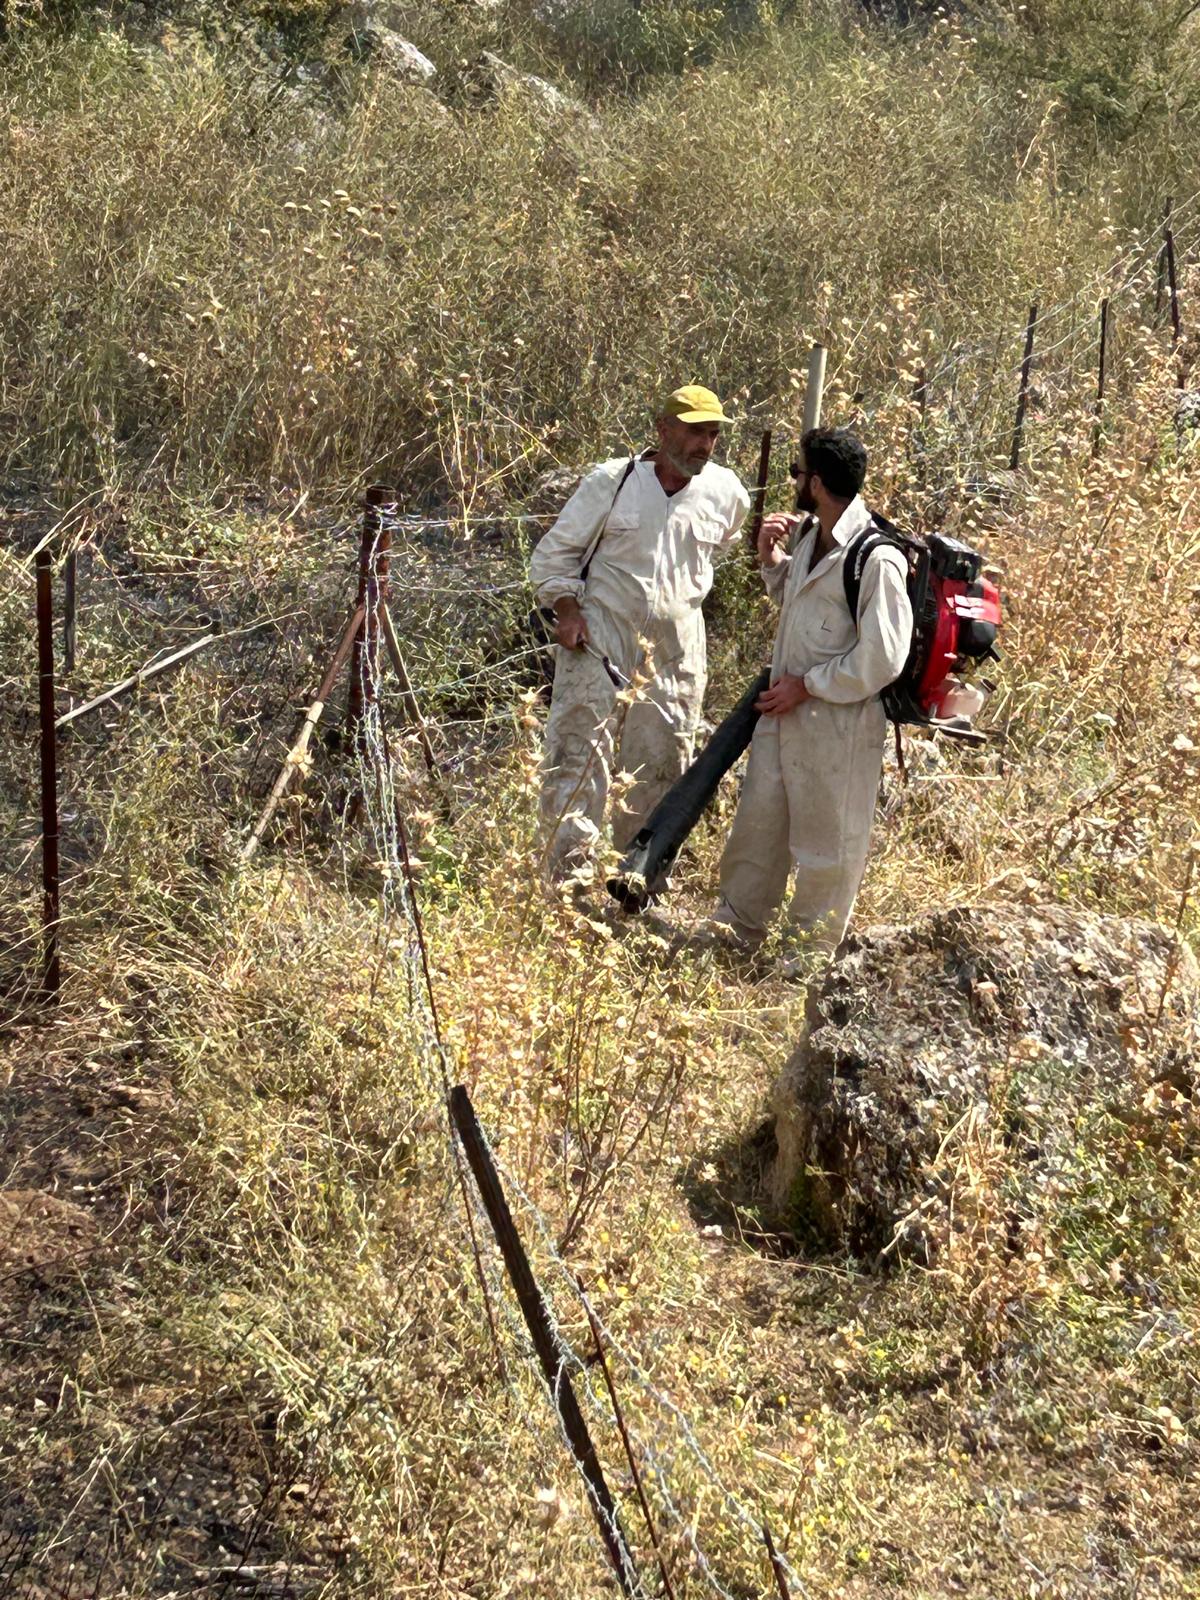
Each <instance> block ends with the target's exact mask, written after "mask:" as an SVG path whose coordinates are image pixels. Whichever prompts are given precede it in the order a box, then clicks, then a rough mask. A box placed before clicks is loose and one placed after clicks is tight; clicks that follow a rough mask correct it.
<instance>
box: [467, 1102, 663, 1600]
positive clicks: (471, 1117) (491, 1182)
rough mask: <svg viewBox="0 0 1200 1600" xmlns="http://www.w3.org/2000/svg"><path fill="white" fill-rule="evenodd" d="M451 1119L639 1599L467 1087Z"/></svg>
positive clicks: (570, 1435) (597, 1504) (602, 1524)
mask: <svg viewBox="0 0 1200 1600" xmlns="http://www.w3.org/2000/svg"><path fill="white" fill-rule="evenodd" d="M450 1116H451V1119H452V1120H453V1122H454V1126H455V1129H456V1130H457V1132H458V1137H459V1139H460V1140H461V1141H462V1147H463V1150H464V1151H465V1153H466V1157H467V1161H468V1162H469V1163H470V1167H471V1171H472V1173H473V1174H474V1177H475V1183H476V1186H477V1187H478V1189H479V1195H480V1198H481V1199H482V1201H483V1205H484V1209H485V1210H486V1212H487V1215H488V1221H489V1222H490V1223H491V1225H492V1232H493V1233H494V1234H495V1235H496V1243H497V1244H498V1245H499V1246H500V1253H501V1255H502V1256H503V1257H504V1265H505V1266H506V1267H507V1268H508V1275H509V1278H510V1280H511V1281H512V1286H513V1291H514V1293H515V1294H516V1297H517V1301H518V1303H519V1305H520V1307H521V1311H522V1313H523V1315H524V1317H525V1322H526V1325H527V1327H528V1328H529V1336H530V1338H531V1340H532V1341H533V1347H534V1349H535V1350H536V1351H537V1356H538V1361H539V1362H540V1364H541V1368H542V1376H543V1377H544V1379H545V1380H546V1387H547V1389H548V1390H549V1391H550V1400H551V1403H552V1405H553V1406H554V1409H555V1410H556V1411H557V1413H558V1416H559V1420H560V1422H561V1423H562V1430H563V1433H564V1435H565V1436H566V1440H567V1443H568V1445H569V1447H570V1450H571V1454H572V1455H573V1456H574V1458H575V1463H576V1465H577V1466H578V1468H579V1470H580V1472H581V1473H582V1474H583V1477H584V1478H585V1480H586V1481H587V1486H588V1497H589V1499H590V1500H591V1502H592V1510H593V1512H594V1513H595V1516H596V1523H597V1526H598V1527H599V1529H600V1537H601V1538H602V1539H603V1540H604V1547H605V1549H606V1550H607V1551H608V1556H609V1560H610V1561H611V1562H612V1565H613V1572H614V1574H615V1576H616V1579H617V1582H618V1583H619V1584H620V1586H621V1589H622V1591H623V1593H625V1594H627V1595H630V1596H634V1595H636V1594H638V1593H639V1590H640V1584H639V1581H638V1575H637V1569H636V1567H635V1566H634V1563H633V1557H632V1556H631V1554H630V1552H629V1547H628V1545H627V1543H626V1540H625V1536H624V1533H623V1532H622V1530H621V1526H620V1523H619V1521H618V1519H617V1507H616V1503H615V1502H614V1500H613V1497H612V1494H611V1492H610V1491H609V1487H608V1484H607V1482H606V1481H605V1478H604V1471H603V1468H602V1467H601V1465H600V1458H599V1456H597V1454H596V1447H595V1445H594V1444H593V1443H592V1437H591V1434H590V1433H589V1432H588V1426H587V1423H586V1422H585V1421H584V1418H583V1412H582V1411H581V1410H580V1409H579V1401H578V1400H577V1399H576V1398H575V1390H574V1389H573V1388H572V1386H571V1379H570V1376H569V1374H568V1372H567V1364H566V1358H565V1352H564V1351H563V1349H562V1346H561V1345H560V1343H559V1341H558V1338H557V1336H556V1334H555V1332H554V1324H553V1323H552V1322H551V1320H550V1312H549V1310H548V1309H547V1307H546V1302H545V1300H544V1299H543V1297H542V1291H541V1290H540V1289H539V1288H538V1283H537V1279H536V1278H535V1277H534V1275H533V1268H532V1267H531V1266H530V1265H529V1257H528V1256H527V1255H526V1254H525V1247H524V1246H523V1245H522V1243H521V1237H520V1235H519V1234H518V1232H517V1229H516V1224H515V1223H514V1222H513V1219H512V1212H511V1211H510V1210H509V1209H508V1201H507V1200H506V1199H505V1196H504V1190H503V1188H502V1187H501V1184H500V1177H499V1174H498V1173H497V1171H496V1168H495V1166H494V1164H493V1162H492V1159H491V1155H490V1153H489V1151H488V1147H487V1142H486V1140H485V1139H484V1137H483V1130H482V1129H481V1128H480V1126H479V1122H478V1119H477V1118H476V1116H475V1107H474V1106H473V1105H472V1104H471V1097H470V1095H469V1094H468V1093H467V1091H466V1089H465V1088H464V1087H463V1086H462V1084H456V1085H455V1087H454V1088H453V1089H451V1091H450Z"/></svg>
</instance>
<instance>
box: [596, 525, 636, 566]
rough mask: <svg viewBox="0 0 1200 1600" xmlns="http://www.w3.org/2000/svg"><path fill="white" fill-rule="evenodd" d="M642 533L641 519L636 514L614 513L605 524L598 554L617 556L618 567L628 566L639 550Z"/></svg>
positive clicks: (598, 546)
mask: <svg viewBox="0 0 1200 1600" xmlns="http://www.w3.org/2000/svg"><path fill="white" fill-rule="evenodd" d="M640 532H641V519H640V518H639V517H638V515H637V513H636V512H631V511H614V512H613V513H612V515H611V516H610V517H609V518H608V521H607V522H606V523H605V524H604V532H603V534H602V535H601V537H600V543H599V545H597V547H596V549H597V554H603V555H604V556H606V557H609V556H616V557H617V558H618V561H617V564H618V566H628V565H629V557H630V555H631V554H632V553H633V552H634V551H635V550H636V549H637V548H638V544H639V542H640V541H639V537H638V536H639V534H640Z"/></svg>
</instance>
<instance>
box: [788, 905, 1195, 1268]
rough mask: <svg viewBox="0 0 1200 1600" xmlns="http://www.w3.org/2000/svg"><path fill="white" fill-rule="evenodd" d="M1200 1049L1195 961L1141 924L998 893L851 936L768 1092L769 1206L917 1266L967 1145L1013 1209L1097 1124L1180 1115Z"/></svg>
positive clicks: (856, 1247) (947, 1218)
mask: <svg viewBox="0 0 1200 1600" xmlns="http://www.w3.org/2000/svg"><path fill="white" fill-rule="evenodd" d="M1198 1058H1200V971H1198V969H1197V965H1196V961H1195V959H1194V958H1193V956H1192V955H1191V953H1190V951H1189V950H1188V948H1187V947H1186V945H1184V944H1183V943H1182V942H1181V940H1180V939H1179V937H1178V936H1177V935H1176V934H1175V933H1173V932H1171V931H1170V930H1168V929H1166V928H1162V927H1159V926H1157V925H1156V924H1154V923H1150V922H1141V921H1134V920H1126V919H1123V918H1119V917H1103V916H1096V915H1090V914H1088V913H1086V912H1082V911H1074V910H1069V909H1067V908H1065V907H1062V906H1016V905H1008V906H994V907H963V908H959V909H955V910H950V911H942V912H937V913H934V914H932V915H930V916H927V917H924V918H922V919H921V920H919V921H917V922H914V923H912V924H910V925H907V926H903V927H884V928H877V929H872V930H868V931H865V932H863V933H859V934H855V935H852V936H851V937H850V938H849V939H848V940H847V941H846V942H845V943H844V944H843V946H842V948H841V951H840V953H839V955H838V957H837V959H836V960H835V961H834V962H833V964H832V965H831V967H830V968H829V970H828V972H827V974H826V976H825V978H824V981H823V982H822V983H821V984H820V986H819V988H818V989H817V990H816V991H815V993H814V994H813V995H812V996H811V998H810V1002H809V1007H808V1019H807V1026H806V1030H805V1036H804V1038H803V1039H802V1041H801V1043H800V1045H799V1047H798V1048H797V1049H796V1051H795V1052H794V1053H793V1055H792V1056H791V1058H790V1060H789V1061H788V1063H787V1065H786V1066H785V1068H784V1070H783V1072H782V1074H781V1075H780V1078H779V1080H778V1082H777V1084H776V1086H775V1090H774V1096H773V1110H774V1114H775V1134H776V1144H777V1154H776V1156H775V1159H774V1161H773V1162H772V1164H771V1166H770V1168H769V1171H768V1179H767V1181H768V1185H769V1188H770V1192H771V1200H772V1202H773V1204H774V1206H775V1208H776V1209H777V1210H778V1211H779V1212H780V1213H781V1214H783V1215H785V1216H787V1217H788V1218H789V1220H790V1221H791V1222H792V1224H793V1225H794V1226H796V1227H797V1228H799V1229H800V1230H801V1231H807V1232H809V1233H811V1234H813V1235H815V1236H816V1237H817V1238H818V1239H820V1240H821V1241H823V1242H825V1243H827V1244H830V1245H833V1246H835V1247H837V1248H843V1249H844V1248H849V1249H851V1250H853V1251H855V1252H856V1253H858V1254H860V1255H867V1256H869V1255H872V1254H874V1253H875V1252H877V1251H880V1250H904V1251H906V1252H908V1253H912V1254H916V1255H918V1256H920V1257H923V1258H924V1259H927V1260H928V1259H931V1258H932V1256H933V1255H934V1254H935V1253H936V1249H937V1246H938V1243H939V1242H940V1241H943V1240H945V1239H946V1238H947V1237H948V1232H947V1230H948V1229H949V1228H950V1227H952V1226H954V1221H953V1219H954V1217H955V1215H956V1214H957V1206H958V1202H960V1201H961V1199H962V1188H963V1185H964V1184H966V1183H969V1182H970V1181H971V1173H970V1167H971V1158H972V1152H973V1151H975V1152H977V1151H979V1150H980V1149H981V1148H989V1147H990V1148H991V1149H992V1150H996V1149H1000V1150H1002V1152H1003V1154H1004V1157H1005V1159H1004V1162H1003V1170H1004V1174H1005V1176H1004V1181H1003V1189H1004V1195H1003V1198H1004V1203H1005V1205H1006V1206H1009V1207H1011V1208H1012V1211H1013V1215H1014V1217H1017V1218H1019V1216H1020V1214H1021V1213H1022V1211H1023V1209H1025V1208H1026V1206H1027V1203H1028V1204H1032V1202H1033V1200H1034V1198H1035V1196H1036V1195H1037V1193H1038V1190H1039V1186H1044V1185H1045V1184H1046V1183H1048V1182H1050V1181H1054V1182H1057V1181H1059V1180H1060V1179H1062V1177H1063V1175H1064V1173H1067V1172H1068V1171H1069V1169H1070V1168H1071V1166H1072V1163H1073V1162H1074V1161H1075V1159H1076V1156H1077V1152H1078V1151H1079V1149H1080V1148H1081V1146H1082V1144H1083V1143H1084V1142H1085V1141H1086V1139H1087V1136H1088V1130H1089V1129H1090V1128H1092V1127H1094V1126H1096V1125H1097V1121H1098V1119H1104V1118H1112V1117H1116V1118H1118V1119H1122V1120H1125V1121H1127V1122H1129V1123H1130V1124H1135V1123H1136V1124H1139V1132H1138V1134H1137V1136H1138V1137H1141V1136H1142V1135H1143V1133H1144V1128H1142V1127H1141V1124H1142V1123H1144V1122H1145V1120H1146V1118H1147V1116H1148V1115H1149V1116H1150V1118H1151V1122H1152V1123H1153V1121H1154V1114H1155V1113H1156V1112H1160V1111H1162V1110H1163V1109H1164V1108H1165V1109H1167V1110H1169V1109H1170V1108H1172V1107H1176V1108H1178V1107H1179V1106H1181V1105H1182V1106H1184V1107H1189V1106H1190V1107H1191V1108H1192V1110H1193V1111H1194V1108H1195V1102H1196V1096H1197V1090H1198V1088H1200V1066H1198ZM1196 1154H1197V1155H1200V1151H1197V1152H1196Z"/></svg>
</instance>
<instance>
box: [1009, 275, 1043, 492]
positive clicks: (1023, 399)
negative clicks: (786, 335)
mask: <svg viewBox="0 0 1200 1600" xmlns="http://www.w3.org/2000/svg"><path fill="white" fill-rule="evenodd" d="M1037 319H1038V307H1037V302H1036V300H1035V301H1034V303H1033V305H1031V306H1030V308H1029V321H1028V323H1027V324H1026V327H1025V355H1024V358H1023V360H1022V362H1021V388H1020V391H1019V393H1018V395H1017V415H1016V419H1015V421H1014V422H1013V438H1012V453H1011V455H1010V456H1009V458H1008V465H1009V469H1010V470H1011V471H1013V472H1015V471H1016V470H1017V468H1018V467H1019V466H1020V465H1021V445H1022V443H1023V442H1024V438H1025V407H1026V404H1027V403H1028V400H1029V373H1030V369H1031V368H1032V366H1033V334H1034V329H1035V328H1036V327H1037Z"/></svg>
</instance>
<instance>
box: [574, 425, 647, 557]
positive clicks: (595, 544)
mask: <svg viewBox="0 0 1200 1600" xmlns="http://www.w3.org/2000/svg"><path fill="white" fill-rule="evenodd" d="M637 464H638V458H637V456H636V455H631V456H630V458H629V460H628V461H627V462H626V463H625V471H624V472H623V473H622V474H621V481H620V483H618V484H617V487H616V490H615V491H614V493H613V497H612V499H611V500H610V501H609V503H608V510H607V511H606V512H605V513H604V518H603V520H602V521H601V523H600V526H599V527H598V528H597V529H596V534H595V537H594V538H593V540H592V542H591V544H590V545H589V546H588V552H587V555H585V556H584V558H583V565H582V566H581V567H580V569H579V576H580V577H581V578H586V577H587V575H588V571H589V569H590V567H591V565H592V562H593V561H594V560H595V558H596V551H597V550H598V549H599V548H600V541H601V539H603V537H604V533H605V530H606V529H607V527H608V519H609V517H611V516H612V514H613V512H614V511H615V510H616V506H617V501H618V500H619V499H620V497H621V490H622V489H623V488H624V487H625V485H626V484H627V483H628V482H629V474H630V473H631V472H632V471H633V469H634V467H636V466H637Z"/></svg>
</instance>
